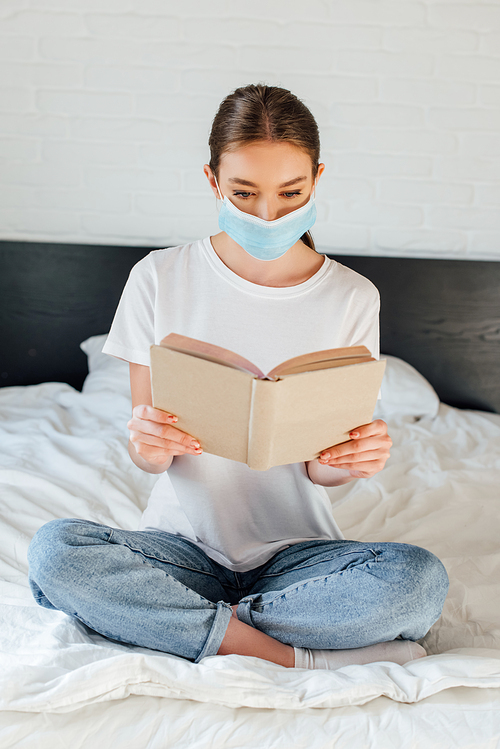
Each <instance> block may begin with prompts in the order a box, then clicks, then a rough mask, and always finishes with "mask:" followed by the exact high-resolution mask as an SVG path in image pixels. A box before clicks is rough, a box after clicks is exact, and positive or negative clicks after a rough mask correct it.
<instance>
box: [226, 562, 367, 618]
mask: <svg viewBox="0 0 500 749" xmlns="http://www.w3.org/2000/svg"><path fill="white" fill-rule="evenodd" d="M370 551H371V549H370ZM372 561H374V560H371V559H370V560H369V561H367V562H364V563H363V564H362V565H361V566H360V567H355V568H354V569H356V570H363V569H364V567H365V566H366V565H367V564H371V563H372ZM352 569H353V568H349V569H345V570H340V571H339V572H330V573H329V574H328V575H318V576H317V577H309V578H308V579H307V580H299V581H298V582H297V583H295V586H294V587H290V588H289V589H287V588H285V589H284V590H280V591H276V596H275V597H274V598H273V599H272V600H270V601H265V602H263V603H258V604H255V601H254V599H253V598H250V602H251V603H254V605H256V606H257V607H258V608H264V607H265V606H269V605H270V604H273V603H274V602H275V601H278V600H279V599H280V598H286V597H287V596H292V595H295V594H296V593H297V591H298V590H299V588H301V587H304V586H305V585H309V583H315V582H318V580H328V579H329V578H332V577H334V576H336V575H343V574H345V573H346V572H351V571H352ZM292 585H293V583H292ZM285 591H286V592H285ZM272 592H273V591H269V593H272ZM258 595H267V594H266V593H262V594H260V593H258V594H257V596H258ZM244 602H245V599H242V600H241V601H240V603H244Z"/></svg>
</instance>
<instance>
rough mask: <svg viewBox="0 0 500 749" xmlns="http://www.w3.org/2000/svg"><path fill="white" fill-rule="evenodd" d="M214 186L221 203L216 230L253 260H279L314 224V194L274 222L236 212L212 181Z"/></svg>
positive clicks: (236, 209) (232, 204)
mask: <svg viewBox="0 0 500 749" xmlns="http://www.w3.org/2000/svg"><path fill="white" fill-rule="evenodd" d="M214 178H215V175H214ZM215 184H216V185H217V189H218V190H219V195H220V199H221V200H222V207H221V209H220V213H219V228H220V229H221V230H222V231H225V232H226V234H228V235H229V236H230V237H231V239H234V241H235V242H236V243H237V244H239V245H240V247H243V249H244V250H246V252H248V254H249V255H252V257H254V258H257V260H276V259H277V258H279V257H281V256H282V255H284V254H285V252H287V250H289V249H290V247H293V245H294V244H295V242H297V240H299V239H300V238H301V237H302V235H303V234H305V233H306V231H309V229H310V228H311V226H312V225H313V224H314V222H315V221H316V204H315V200H316V196H315V194H314V193H313V194H312V195H311V198H310V199H309V201H308V202H307V203H306V204H305V205H303V206H302V207H301V208H297V209H296V210H295V211H291V212H290V213H287V214H286V216H281V218H277V219H275V220H274V221H265V220H264V219H262V218H258V217H257V216H252V215H251V214H249V213H244V212H243V211H240V209H239V208H237V207H236V206H235V205H234V203H231V201H230V200H229V199H228V197H227V195H226V196H225V197H224V199H222V193H221V191H220V189H219V185H218V183H217V179H216V178H215Z"/></svg>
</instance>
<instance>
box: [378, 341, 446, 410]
mask: <svg viewBox="0 0 500 749" xmlns="http://www.w3.org/2000/svg"><path fill="white" fill-rule="evenodd" d="M380 358H381V359H386V360H387V364H386V368H385V374H384V379H383V381H382V388H381V398H380V400H378V401H377V406H376V408H375V413H374V415H373V418H374V419H384V421H387V419H390V418H397V417H398V416H412V417H413V418H414V419H415V420H418V419H423V418H425V417H428V418H431V419H433V418H434V417H435V416H437V412H438V409H439V397H438V395H437V393H436V391H435V390H434V388H433V387H432V385H431V384H430V383H429V382H428V381H427V380H426V379H425V377H424V376H423V375H421V374H420V372H417V370H416V369H415V368H414V367H412V366H411V364H408V362H405V361H403V360H402V359H398V358H397V357H396V356H388V355H387V354H380Z"/></svg>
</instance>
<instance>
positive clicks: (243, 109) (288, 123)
mask: <svg viewBox="0 0 500 749" xmlns="http://www.w3.org/2000/svg"><path fill="white" fill-rule="evenodd" d="M259 140H260V141H262V140H267V141H271V142H274V143H276V142H280V141H281V142H287V143H293V144H294V145H295V146H298V148H301V149H302V150H303V151H306V152H307V153H308V154H309V156H310V157H311V163H312V171H313V179H314V178H315V177H316V174H317V172H318V164H319V132H318V126H317V124H316V120H315V119H314V117H313V115H312V114H311V112H310V111H309V109H308V108H307V107H306V105H305V104H304V103H303V102H301V101H300V99H298V98H297V97H296V96H295V95H294V94H292V93H291V92H290V91H288V90H287V89H285V88H278V87H277V86H266V85H264V84H262V83H258V84H257V85H249V86H243V87H241V88H237V89H236V90H235V91H233V93H232V94H229V96H226V98H225V99H224V100H223V101H222V103H221V105H220V107H219V109H218V111H217V114H216V115H215V117H214V121H213V123H212V130H211V132H210V137H209V139H208V145H209V146H210V161H209V166H210V169H211V170H212V172H213V173H214V174H215V176H216V177H218V176H219V166H220V160H221V157H222V156H223V155H224V153H226V152H228V151H235V150H236V149H237V148H240V147H241V146H243V145H248V144H249V143H254V142H255V141H259ZM301 239H302V241H303V242H304V243H305V244H306V245H307V246H308V247H310V248H311V249H313V250H314V249H315V247H314V242H313V238H312V236H311V234H310V232H306V233H305V234H304V235H303V236H302V237H301Z"/></svg>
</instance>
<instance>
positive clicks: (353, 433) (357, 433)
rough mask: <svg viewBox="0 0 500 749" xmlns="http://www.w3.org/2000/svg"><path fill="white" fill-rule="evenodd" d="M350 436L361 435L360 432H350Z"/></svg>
mask: <svg viewBox="0 0 500 749" xmlns="http://www.w3.org/2000/svg"><path fill="white" fill-rule="evenodd" d="M349 437H359V432H349Z"/></svg>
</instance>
